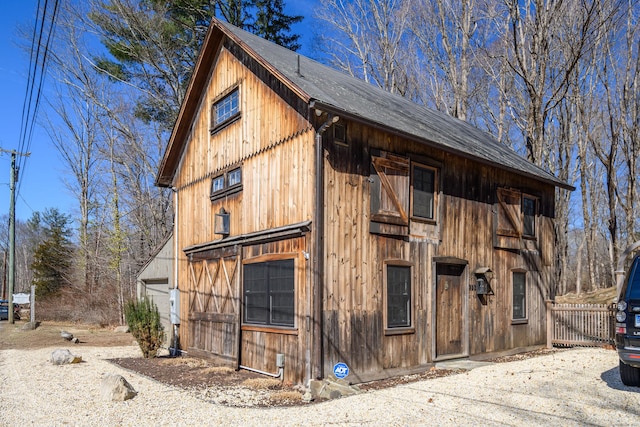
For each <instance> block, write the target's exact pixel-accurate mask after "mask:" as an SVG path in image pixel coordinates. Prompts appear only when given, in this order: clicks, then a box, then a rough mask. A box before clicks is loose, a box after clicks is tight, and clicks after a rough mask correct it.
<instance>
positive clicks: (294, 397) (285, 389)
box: [0, 321, 556, 405]
mask: <svg viewBox="0 0 640 427" xmlns="http://www.w3.org/2000/svg"><path fill="white" fill-rule="evenodd" d="M26 323H27V322H25V321H17V322H16V323H15V325H10V324H8V323H7V322H6V321H2V322H0V349H20V350H28V349H38V348H44V347H55V346H60V347H67V348H80V349H81V348H82V347H116V346H128V345H137V344H136V343H135V341H134V339H133V337H132V336H131V334H129V333H123V332H115V328H101V327H97V326H88V325H72V324H62V323H53V322H46V323H42V324H40V325H39V326H38V328H36V329H35V330H31V329H25V325H26ZM61 331H66V332H69V333H71V334H73V336H74V337H77V338H78V339H79V340H80V341H79V343H77V344H73V343H70V342H69V341H65V340H64V339H63V338H62V337H61V335H60V332H61ZM71 346H73V347H71ZM549 351H556V350H537V351H533V352H528V353H521V354H517V355H513V356H504V357H500V358H496V359H493V360H492V361H494V362H509V361H512V360H521V359H525V358H529V357H535V356H537V355H541V354H547V353H548V352H549ZM111 362H112V363H114V364H117V365H119V366H121V367H122V368H124V369H127V370H129V371H132V372H136V373H138V374H141V375H144V376H146V377H149V378H153V379H155V380H156V381H159V382H162V383H165V384H169V385H172V386H175V387H180V388H183V389H187V390H199V389H206V388H210V387H216V388H220V387H237V386H245V387H248V388H253V389H256V390H265V389H267V390H271V391H277V392H278V393H279V395H280V396H283V397H282V399H281V400H280V402H277V403H279V404H281V405H290V404H297V403H301V399H302V392H301V390H299V389H296V388H295V387H293V386H292V385H291V384H283V383H282V382H281V381H279V380H277V379H273V378H268V377H265V376H263V375H260V374H257V373H254V372H251V371H246V370H239V371H235V370H234V369H231V368H226V367H219V366H214V365H212V364H211V363H210V362H209V361H208V360H205V359H198V358H193V357H169V356H161V357H157V358H153V359H144V358H142V357H139V358H118V359H112V360H111ZM459 372H462V370H455V369H451V370H450V369H435V368H432V369H430V370H427V371H425V372H422V373H419V374H413V375H405V376H400V377H394V378H389V379H385V380H380V381H373V382H370V383H366V384H360V385H359V387H360V389H362V390H377V389H382V388H387V387H393V386H396V385H399V384H405V383H410V382H414V381H420V380H425V379H430V378H436V377H442V376H446V375H453V374H456V373H459ZM272 404H273V402H272Z"/></svg>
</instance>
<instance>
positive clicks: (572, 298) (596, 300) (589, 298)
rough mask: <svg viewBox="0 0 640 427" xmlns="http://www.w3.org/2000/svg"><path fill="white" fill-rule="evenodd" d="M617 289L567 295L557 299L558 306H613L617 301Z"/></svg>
mask: <svg viewBox="0 0 640 427" xmlns="http://www.w3.org/2000/svg"><path fill="white" fill-rule="evenodd" d="M616 297H617V295H616V288H615V286H614V287H612V288H605V289H596V290H595V291H592V292H584V293H581V294H579V295H576V294H573V293H571V294H566V295H562V296H557V297H556V302H557V303H558V304H611V303H613V302H614V301H615V299H616Z"/></svg>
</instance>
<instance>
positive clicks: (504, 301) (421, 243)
mask: <svg viewBox="0 0 640 427" xmlns="http://www.w3.org/2000/svg"><path fill="white" fill-rule="evenodd" d="M347 135H348V137H347V142H348V146H347V147H345V146H342V145H338V144H335V143H333V142H331V140H330V138H327V140H326V141H325V146H326V148H327V156H326V160H327V161H326V167H325V190H326V191H325V194H326V195H325V198H326V199H325V206H326V211H325V214H326V217H325V218H326V238H325V251H326V257H327V261H326V266H325V294H324V310H325V311H324V319H323V320H324V331H325V335H324V353H325V360H324V370H325V374H327V373H329V372H331V369H332V366H333V365H334V364H335V363H337V362H345V363H347V364H349V366H350V368H351V370H352V372H353V374H354V376H355V377H356V378H358V377H361V378H366V377H371V376H375V375H376V372H377V373H380V372H381V371H383V370H387V369H393V368H409V367H416V366H421V365H426V364H428V363H429V362H431V361H432V354H433V351H432V344H431V343H432V341H431V334H432V333H433V328H432V309H431V307H432V298H433V295H432V292H433V287H434V280H435V277H434V271H432V270H433V265H432V259H433V257H434V256H450V257H457V258H460V259H465V260H467V261H468V262H469V264H468V274H467V276H466V277H468V280H469V282H470V283H465V284H464V286H465V287H466V289H467V290H466V292H468V304H467V306H468V318H467V319H466V321H467V322H468V331H469V354H471V355H474V354H478V353H485V352H494V351H500V350H505V349H510V348H515V347H523V346H528V345H534V344H542V343H544V342H545V341H544V340H545V332H544V299H545V298H546V297H547V296H548V289H546V287H543V288H541V284H540V280H539V278H538V277H539V276H540V275H542V276H544V277H545V278H546V279H548V278H549V277H551V271H552V270H551V268H552V267H551V266H549V265H543V263H542V261H541V256H540V254H541V253H542V252H543V251H542V250H541V249H540V248H537V247H536V248H535V249H536V250H537V252H534V251H531V252H529V253H528V256H527V257H525V256H522V255H521V254H518V253H515V252H511V251H506V250H501V249H494V247H493V221H494V218H493V209H494V204H495V203H496V189H497V188H498V187H501V186H507V187H514V188H518V189H521V190H523V191H525V192H526V193H528V194H532V195H535V196H539V197H541V207H540V211H541V214H544V215H547V216H549V215H552V214H553V203H554V187H553V186H550V185H546V184H539V183H535V182H533V181H532V180H530V179H526V178H521V177H518V176H516V175H513V174H510V173H507V172H505V171H499V170H495V169H493V168H491V167H488V166H483V165H480V164H477V163H474V162H471V161H469V160H465V159H462V158H459V157H456V156H453V155H449V154H446V153H443V152H441V151H438V150H434V149H430V148H428V147H425V146H422V145H419V144H416V143H413V142H410V141H406V140H402V139H401V138H399V137H395V136H391V135H388V134H385V133H383V132H380V131H377V130H373V129H371V128H367V127H364V126H361V125H359V124H357V123H353V122H348V123H347ZM371 148H377V149H380V150H386V151H389V152H391V153H396V154H400V155H409V156H412V158H413V159H414V160H415V161H418V162H420V159H424V158H426V159H431V160H433V161H435V162H439V163H440V164H441V165H442V166H441V168H440V169H439V173H440V177H439V185H440V198H439V200H438V206H437V208H438V224H437V226H436V227H435V228H434V229H435V231H436V233H435V237H436V238H435V239H433V238H431V237H432V236H431V235H430V234H429V233H426V234H423V235H422V236H420V235H412V236H411V237H410V238H408V239H402V238H393V237H386V236H382V235H376V234H372V233H370V232H369V214H370V205H369V203H370V200H369V191H370V185H369V181H368V176H369V173H370V170H369V162H370V160H369V159H370V158H369V153H370V150H371ZM551 221H552V220H551V219H550V218H548V217H542V216H541V217H539V221H538V228H539V230H544V231H545V232H546V233H547V236H546V237H545V238H542V235H541V234H539V236H541V239H540V240H539V243H538V244H536V246H538V245H540V246H545V250H546V251H551V250H552V248H553V243H552V242H553V236H552V235H548V232H549V230H551V231H552V228H553V227H552V222H551ZM418 234H420V233H418ZM387 260H404V261H409V262H411V263H412V265H413V280H414V287H413V292H414V298H413V301H414V306H413V307H412V308H413V325H414V326H415V332H414V333H408V334H402V335H385V334H384V313H383V306H384V304H383V301H384V279H383V277H384V274H383V269H384V267H385V264H384V262H385V261H387ZM483 266H487V267H490V268H491V269H492V270H493V271H494V278H493V281H492V283H491V286H492V288H493V290H494V292H495V296H489V297H488V299H487V301H488V302H487V304H486V305H484V304H482V301H481V299H480V298H479V297H478V296H477V295H476V293H475V291H473V290H469V284H473V283H474V282H475V276H474V274H473V272H474V270H475V269H476V268H478V267H483ZM516 268H520V269H525V270H527V281H528V291H529V294H528V295H527V303H528V304H529V306H528V308H527V309H528V320H529V321H528V323H526V324H523V325H512V322H511V310H512V303H511V298H512V295H511V272H512V270H513V269H516ZM537 270H542V271H540V272H538V271H537Z"/></svg>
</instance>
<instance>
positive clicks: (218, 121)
mask: <svg viewBox="0 0 640 427" xmlns="http://www.w3.org/2000/svg"><path fill="white" fill-rule="evenodd" d="M238 117H240V89H239V88H238V87H237V86H236V87H235V88H233V89H231V90H230V91H228V92H225V93H223V94H222V95H221V96H220V97H218V98H217V99H216V100H215V101H214V102H213V105H212V106H211V133H214V132H216V131H218V130H219V129H221V128H222V127H224V126H226V125H228V124H230V123H232V122H233V121H235V120H236V119H237V118H238Z"/></svg>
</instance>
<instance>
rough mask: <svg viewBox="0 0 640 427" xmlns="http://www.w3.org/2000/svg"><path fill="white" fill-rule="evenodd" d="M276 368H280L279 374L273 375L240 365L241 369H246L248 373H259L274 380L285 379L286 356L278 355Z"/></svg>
mask: <svg viewBox="0 0 640 427" xmlns="http://www.w3.org/2000/svg"><path fill="white" fill-rule="evenodd" d="M276 366H277V367H278V373H277V374H272V373H271V372H265V371H261V370H260V369H256V368H250V367H248V366H242V365H240V369H246V370H247V371H251V372H257V373H259V374H262V375H268V376H270V377H273V378H282V379H284V354H282V353H278V354H276Z"/></svg>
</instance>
